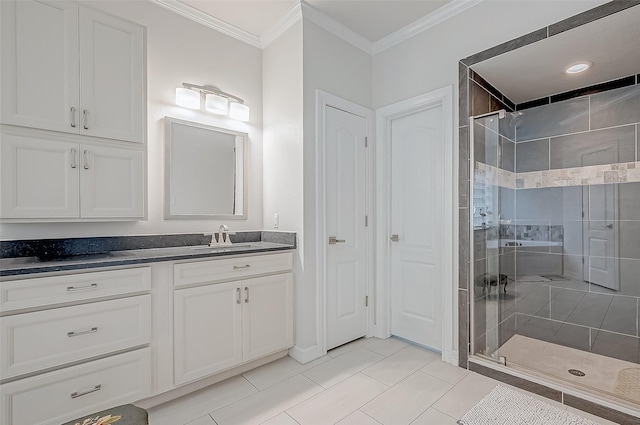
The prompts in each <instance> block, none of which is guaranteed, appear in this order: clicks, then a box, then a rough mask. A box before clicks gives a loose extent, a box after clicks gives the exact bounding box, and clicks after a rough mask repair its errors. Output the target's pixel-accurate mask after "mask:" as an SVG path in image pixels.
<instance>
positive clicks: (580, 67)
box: [565, 62, 593, 74]
mask: <svg viewBox="0 0 640 425" xmlns="http://www.w3.org/2000/svg"><path fill="white" fill-rule="evenodd" d="M592 66H593V62H578V63H574V64H573V65H571V66H569V67H568V68H567V69H565V72H566V73H567V74H579V73H581V72H584V71H586V70H587V69H589V68H591V67H592Z"/></svg>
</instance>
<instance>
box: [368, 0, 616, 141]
mask: <svg viewBox="0 0 640 425" xmlns="http://www.w3.org/2000/svg"><path fill="white" fill-rule="evenodd" d="M606 2H607V1H606V0H592V1H583V0H572V1H548V0H547V1H544V0H542V1H541V0H538V1H530V0H510V1H496V0H485V1H483V2H481V3H479V4H477V5H475V6H473V7H472V8H470V9H467V10H466V11H464V12H462V13H460V14H458V15H456V16H454V17H453V18H451V19H449V20H447V21H445V22H443V23H441V24H439V25H437V26H435V27H433V28H431V29H429V30H427V31H424V32H422V33H420V34H418V35H416V36H415V37H412V38H411V39H409V40H407V41H405V42H403V43H400V44H398V45H396V46H394V47H392V48H390V49H387V50H385V51H383V52H381V53H379V54H377V55H376V56H374V58H373V80H372V83H373V94H372V96H373V106H374V108H379V107H382V106H385V105H389V104H391V103H394V102H398V101H400V100H404V99H408V98H410V97H413V96H416V95H418V94H421V93H427V92H429V91H432V90H435V89H438V88H441V87H444V86H447V85H454V86H455V87H456V93H455V97H456V98H457V95H458V93H457V83H458V61H459V60H460V59H463V58H466V57H467V56H471V55H472V54H475V53H478V52H480V51H483V50H486V49H488V48H490V47H494V46H496V45H498V44H501V43H504V42H506V41H509V40H511V39H514V38H517V37H520V36H522V35H525V34H527V33H530V32H532V31H535V30H538V29H540V28H543V27H545V26H547V25H550V24H552V23H555V22H558V21H560V20H562V19H565V18H568V17H570V16H573V15H576V14H578V13H580V12H583V11H585V10H588V9H591V8H593V7H596V6H598V5H600V4H603V3H606ZM455 109H456V113H455V114H456V115H457V108H455ZM457 122H458V120H457V119H456V120H454V123H456V125H457ZM456 133H457V132H456Z"/></svg>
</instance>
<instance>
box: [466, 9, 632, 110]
mask: <svg viewBox="0 0 640 425" xmlns="http://www.w3.org/2000/svg"><path fill="white" fill-rule="evenodd" d="M639 22H640V6H635V7H631V8H629V9H626V10H624V11H622V12H619V13H615V14H613V15H610V16H607V17H605V18H601V19H598V20H596V21H594V22H591V23H589V24H586V25H582V26H580V27H577V28H574V29H572V30H569V31H565V32H563V33H561V34H558V35H555V36H553V37H550V38H547V39H545V40H542V41H539V42H537V43H533V44H530V45H528V46H525V47H522V48H520V49H516V50H512V51H511V52H508V53H505V54H502V55H499V56H495V57H493V58H491V59H488V60H486V61H483V62H480V63H478V64H476V65H473V66H472V67H471V68H472V69H473V70H474V71H476V72H477V73H478V74H480V75H481V76H482V77H483V78H484V79H485V80H487V81H489V82H490V83H491V84H492V85H493V86H494V87H495V88H497V89H498V90H499V91H500V92H502V94H504V95H505V96H507V97H508V98H509V99H511V101H513V102H515V103H523V102H526V101H529V100H534V99H538V98H541V97H546V96H550V95H553V94H558V93H564V92H567V91H571V90H575V89H578V88H583V87H588V86H591V85H594V84H598V83H602V82H606V81H611V80H615V79H618V78H622V77H627V76H630V75H634V74H640V43H639V42H638V40H640V25H639V24H638V23H639ZM580 61H589V62H593V66H592V67H591V68H590V69H589V70H587V71H585V72H584V73H581V74H574V75H569V74H566V73H565V72H564V70H565V69H566V68H567V67H568V66H569V65H571V64H574V63H576V62H580ZM532 71H533V72H532Z"/></svg>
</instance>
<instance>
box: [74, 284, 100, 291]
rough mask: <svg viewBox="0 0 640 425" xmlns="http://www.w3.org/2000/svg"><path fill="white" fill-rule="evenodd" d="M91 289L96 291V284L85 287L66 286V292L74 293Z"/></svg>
mask: <svg viewBox="0 0 640 425" xmlns="http://www.w3.org/2000/svg"><path fill="white" fill-rule="evenodd" d="M91 289H98V284H97V283H92V284H91V285H87V286H67V292H75V291H88V290H91Z"/></svg>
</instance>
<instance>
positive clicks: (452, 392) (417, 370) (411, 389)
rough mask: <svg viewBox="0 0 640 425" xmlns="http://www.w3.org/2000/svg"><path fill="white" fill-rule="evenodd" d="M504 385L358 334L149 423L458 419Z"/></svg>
mask: <svg viewBox="0 0 640 425" xmlns="http://www.w3.org/2000/svg"><path fill="white" fill-rule="evenodd" d="M498 384H500V385H505V384H501V383H499V382H498V381H494V380H493V379H490V378H487V377H485V376H482V375H479V374H476V373H474V372H469V371H466V370H463V369H461V368H458V367H454V366H451V365H449V364H446V363H443V362H441V361H440V355H439V354H436V353H433V352H430V351H427V350H423V349H421V348H419V347H416V346H413V345H410V344H407V343H406V342H404V341H401V340H398V339H395V338H389V339H384V340H381V339H376V338H370V339H360V340H357V341H354V342H352V343H350V344H347V345H344V346H342V347H339V348H336V349H334V350H331V351H330V352H329V353H328V355H326V356H324V357H322V358H320V359H317V360H315V361H313V362H311V363H308V364H306V365H302V364H299V363H298V362H296V361H295V360H293V359H292V358H290V357H285V358H282V359H280V360H276V361H275V362H272V363H269V364H267V365H264V366H261V367H259V368H257V369H254V370H251V371H249V372H246V373H244V374H243V375H240V376H236V377H234V378H231V379H228V380H226V381H223V382H220V383H218V384H216V385H212V386H210V387H207V388H205V389H203V390H200V391H197V392H195V393H192V394H189V395H187V396H184V397H181V398H179V399H176V400H173V401H171V402H168V403H165V404H162V405H159V406H156V407H154V408H152V409H149V423H150V425H186V424H189V425H232V424H244V425H259V424H263V425H296V424H301V425H307V424H319V425H331V424H340V425H380V424H383V425H405V424H406V425H408V424H411V425H455V424H456V421H457V420H458V419H460V418H461V417H462V416H463V415H464V414H465V413H466V412H467V411H468V410H469V409H471V408H472V407H473V406H474V405H475V404H476V403H478V402H479V401H480V400H481V399H482V398H483V397H484V396H485V395H487V394H488V393H489V392H491V390H492V389H493V388H494V387H495V386H496V385H498ZM518 391H522V390H518ZM522 392H525V391H522ZM525 393H526V392H525ZM534 397H537V396H534ZM541 399H542V400H544V401H546V402H548V403H549V404H553V405H556V406H558V407H560V408H562V409H569V410H571V411H574V412H575V413H578V414H580V415H582V416H584V417H587V418H589V419H591V420H593V421H596V422H598V423H600V424H603V425H613V422H609V421H606V420H604V419H601V418H598V417H595V416H592V415H589V414H587V413H584V412H580V411H577V410H575V409H573V408H570V407H567V406H563V405H561V404H559V403H556V402H553V401H551V400H548V399H544V398H541Z"/></svg>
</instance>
